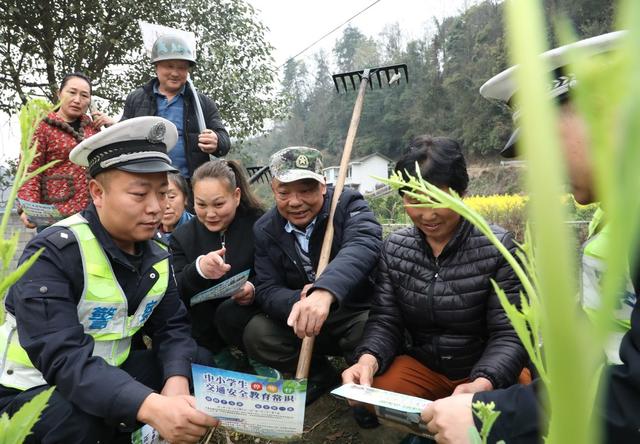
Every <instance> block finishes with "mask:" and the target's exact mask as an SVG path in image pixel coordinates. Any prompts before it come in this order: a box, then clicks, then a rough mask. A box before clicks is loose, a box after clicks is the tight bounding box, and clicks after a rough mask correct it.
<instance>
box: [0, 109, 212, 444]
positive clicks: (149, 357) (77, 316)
mask: <svg viewBox="0 0 640 444" xmlns="http://www.w3.org/2000/svg"><path fill="white" fill-rule="evenodd" d="M176 139H177V131H176V129H175V127H174V126H173V124H172V123H171V122H169V121H167V120H165V119H162V118H159V117H141V118H138V119H133V120H131V121H128V122H124V123H119V124H116V125H114V126H112V127H110V128H108V129H106V130H104V131H102V132H101V133H99V134H97V135H96V136H94V137H93V138H91V139H87V140H86V141H84V142H81V143H80V144H78V145H77V146H76V147H75V148H74V149H73V151H72V152H71V154H70V159H71V161H72V162H75V163H77V164H79V165H80V166H84V167H88V170H89V174H90V175H91V177H92V178H91V180H90V181H89V191H90V193H91V197H92V201H93V203H92V204H90V205H89V207H88V208H87V209H86V210H84V211H82V212H81V213H76V214H75V215H73V216H71V217H69V218H67V219H65V220H63V221H61V222H59V223H58V224H56V225H54V226H52V227H49V228H47V229H45V230H44V231H43V232H41V233H40V234H38V235H37V236H36V237H35V238H34V239H33V240H32V241H31V242H29V244H28V245H27V247H26V248H25V251H24V253H23V255H22V258H21V263H24V262H25V261H26V260H28V259H29V258H30V257H32V256H33V255H34V254H37V252H39V250H40V249H43V250H42V252H41V253H42V254H41V255H40V256H39V257H38V258H37V259H36V261H35V262H34V264H33V266H32V267H31V268H30V269H29V270H28V271H27V272H26V274H25V275H24V276H23V277H22V278H21V279H20V280H19V281H18V282H17V283H16V284H15V285H14V286H12V287H11V289H10V291H9V293H8V296H7V299H6V304H5V306H6V319H5V321H4V323H3V324H2V325H1V326H0V357H1V359H2V361H0V371H1V373H0V384H1V385H0V411H3V412H7V413H9V414H10V415H11V414H13V413H15V412H16V411H17V410H18V409H19V408H20V407H21V406H22V405H23V404H24V403H25V402H27V401H29V400H30V399H32V398H33V397H34V396H35V395H36V394H38V393H40V392H42V391H43V390H45V389H48V388H49V387H51V386H55V390H54V391H53V393H52V395H51V398H50V399H49V401H48V407H47V408H46V409H45V410H44V411H43V413H42V416H41V417H40V419H39V421H38V422H37V423H36V424H35V426H34V428H33V430H32V432H33V434H32V435H30V436H29V437H28V438H27V441H26V442H41V443H45V444H46V443H89V442H91V443H95V442H111V440H112V439H114V437H115V435H116V434H119V432H129V433H130V432H131V431H133V430H134V429H136V428H138V427H140V426H141V424H140V423H147V424H150V425H151V426H152V427H154V428H155V429H156V430H157V431H158V432H159V433H160V434H161V435H162V436H163V437H164V438H166V439H168V440H169V441H172V442H176V441H179V442H197V441H198V440H199V438H200V437H201V436H202V435H204V433H206V431H207V427H210V426H215V425H216V422H217V421H216V420H214V419H213V418H211V417H209V416H207V415H205V414H204V413H201V412H199V411H197V410H196V409H195V399H194V398H193V397H191V396H190V394H189V381H190V374H191V363H192V361H193V358H194V356H195V354H196V344H195V341H194V340H193V339H192V338H191V335H190V328H189V323H188V320H187V312H186V310H185V308H184V305H183V304H182V302H181V301H180V299H179V297H178V292H177V289H176V286H175V279H174V276H173V272H172V267H171V263H170V260H171V258H170V255H169V253H168V251H167V248H166V246H165V245H164V244H162V243H161V242H159V236H158V237H157V238H156V239H155V240H154V236H155V235H156V230H157V228H158V225H159V224H160V220H161V218H162V212H163V210H164V205H165V202H164V201H165V200H166V189H167V172H168V171H175V170H174V169H173V168H172V167H171V164H170V161H169V157H168V156H167V154H166V150H167V149H171V148H172V147H173V145H174V144H175V141H176ZM134 142H135V143H134ZM132 147H133V148H132ZM127 150H128V151H129V152H127ZM140 329H144V330H145V331H146V333H147V334H149V335H150V336H151V337H152V339H153V348H152V349H150V350H132V349H131V338H132V336H133V335H134V334H135V333H136V332H137V331H139V330H140ZM119 438H122V437H119ZM125 439H127V438H125ZM129 440H130V438H129Z"/></svg>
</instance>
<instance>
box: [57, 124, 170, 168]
mask: <svg viewBox="0 0 640 444" xmlns="http://www.w3.org/2000/svg"><path fill="white" fill-rule="evenodd" d="M177 141H178V130H177V129H176V126H175V125H174V124H173V123H172V122H170V121H169V120H167V119H163V118H162V117H155V116H145V117H135V118H133V119H127V120H125V121H122V122H119V123H116V124H115V125H113V126H111V127H109V128H106V129H104V130H102V131H100V132H99V133H97V134H95V135H94V136H91V137H89V138H87V139H85V140H83V141H82V142H81V143H79V144H78V145H77V146H76V147H75V148H74V149H73V150H72V151H71V153H69V159H70V160H71V161H72V162H73V163H75V164H77V165H80V166H84V167H88V168H89V174H90V175H91V177H95V176H96V175H97V174H99V173H101V172H103V171H105V170H109V169H113V168H117V169H119V170H123V171H128V172H131V173H160V172H164V171H166V172H177V171H178V170H177V169H176V168H174V167H173V166H171V159H170V158H169V156H168V155H167V153H168V152H169V151H171V149H172V148H173V147H174V146H175V144H176V142H177Z"/></svg>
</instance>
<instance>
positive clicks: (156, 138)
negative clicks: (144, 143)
mask: <svg viewBox="0 0 640 444" xmlns="http://www.w3.org/2000/svg"><path fill="white" fill-rule="evenodd" d="M166 132H167V127H166V126H165V125H164V123H162V122H158V123H156V124H155V125H153V126H152V127H151V129H150V130H149V134H147V140H148V141H149V142H151V143H160V142H162V141H163V140H164V135H165V133H166Z"/></svg>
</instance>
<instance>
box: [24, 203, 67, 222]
mask: <svg viewBox="0 0 640 444" xmlns="http://www.w3.org/2000/svg"><path fill="white" fill-rule="evenodd" d="M18 203H19V204H20V206H21V207H22V209H23V210H24V212H25V213H26V214H27V216H28V217H29V221H30V222H31V223H34V224H36V225H37V226H47V225H53V224H55V223H56V222H58V221H60V220H62V219H64V216H63V215H62V214H60V212H59V211H58V209H57V208H56V207H55V206H54V205H52V204H43V203H37V202H29V201H28V200H24V199H20V198H18Z"/></svg>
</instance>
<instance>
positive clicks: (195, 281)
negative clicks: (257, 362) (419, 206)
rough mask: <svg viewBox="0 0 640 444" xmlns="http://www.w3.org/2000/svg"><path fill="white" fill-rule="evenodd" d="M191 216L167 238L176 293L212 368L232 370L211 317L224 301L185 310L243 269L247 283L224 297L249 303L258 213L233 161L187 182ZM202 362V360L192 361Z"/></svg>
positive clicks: (208, 166)
mask: <svg viewBox="0 0 640 444" xmlns="http://www.w3.org/2000/svg"><path fill="white" fill-rule="evenodd" d="M191 184H192V187H193V201H194V209H195V213H196V217H195V218H193V219H191V220H190V221H188V222H187V223H186V224H183V225H181V226H180V227H178V228H177V229H176V230H175V231H174V232H173V235H172V236H171V244H170V245H171V250H172V252H173V260H174V270H175V274H176V280H177V282H178V290H179V291H180V294H181V296H182V299H183V301H184V303H185V304H186V306H187V309H188V310H189V312H190V315H191V320H192V330H193V336H194V338H195V339H196V342H198V345H200V346H201V347H204V348H206V349H208V350H209V351H210V352H211V353H212V354H213V355H214V359H215V363H212V364H215V365H217V366H218V367H230V366H233V364H232V363H231V359H230V356H229V353H228V348H226V347H225V345H226V344H225V343H224V341H223V340H222V339H221V337H220V335H219V334H218V332H217V331H216V326H215V323H214V318H215V313H216V310H217V309H218V307H219V305H220V304H221V303H222V302H224V301H225V300H226V299H228V298H225V299H213V300H207V301H204V302H199V303H196V304H194V305H191V302H192V301H191V299H192V298H193V296H195V295H196V294H198V293H200V292H202V291H203V290H206V289H208V288H211V287H213V286H215V285H218V284H220V283H222V282H224V281H225V280H227V279H229V278H232V277H234V276H236V275H237V274H239V273H242V272H245V271H246V270H249V279H248V281H247V282H246V283H245V284H244V285H243V287H242V288H241V289H240V290H239V291H238V292H236V293H235V294H233V295H231V296H230V299H232V300H233V301H234V302H235V303H236V304H239V305H250V304H252V303H253V298H254V291H255V290H254V287H253V284H252V283H251V281H252V280H253V277H254V274H255V272H254V270H253V254H254V242H253V224H254V222H255V221H256V220H258V218H260V216H261V215H262V214H263V210H262V208H261V206H260V203H259V201H258V200H257V199H256V197H255V196H254V195H253V193H252V192H251V189H250V188H249V183H248V181H247V179H246V177H245V175H244V173H243V168H242V167H241V166H240V165H239V164H238V163H237V162H235V161H227V160H221V159H217V160H211V161H208V162H206V163H204V164H202V165H201V166H199V167H198V168H197V169H196V170H195V171H194V173H193V176H192V177H191ZM198 360H199V361H200V362H203V361H204V362H206V361H207V359H198Z"/></svg>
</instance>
